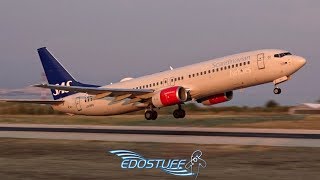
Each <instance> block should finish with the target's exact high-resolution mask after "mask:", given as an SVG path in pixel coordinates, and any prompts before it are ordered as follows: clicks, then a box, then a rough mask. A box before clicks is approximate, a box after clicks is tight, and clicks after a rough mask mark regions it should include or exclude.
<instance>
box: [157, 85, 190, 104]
mask: <svg viewBox="0 0 320 180" xmlns="http://www.w3.org/2000/svg"><path fill="white" fill-rule="evenodd" d="M187 99H188V93H187V91H186V89H185V88H183V87H181V86H173V87H169V88H166V89H162V90H160V91H158V92H156V93H155V94H154V95H153V96H152V104H153V105H154V106H155V107H165V106H171V105H175V104H180V103H183V102H185V101H187Z"/></svg>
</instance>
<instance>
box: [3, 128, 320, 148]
mask: <svg viewBox="0 0 320 180" xmlns="http://www.w3.org/2000/svg"><path fill="white" fill-rule="evenodd" d="M0 137H9V138H41V139H68V140H101V141H129V142H165V143H194V144H236V145H266V146H297V147H320V130H288V129H251V128H196V127H190V128H189V127H150V126H84V125H44V124H0Z"/></svg>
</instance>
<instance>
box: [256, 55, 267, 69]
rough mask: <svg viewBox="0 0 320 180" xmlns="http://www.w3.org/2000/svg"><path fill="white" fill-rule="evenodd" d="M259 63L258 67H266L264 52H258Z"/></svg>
mask: <svg viewBox="0 0 320 180" xmlns="http://www.w3.org/2000/svg"><path fill="white" fill-rule="evenodd" d="M257 64H258V69H264V68H265V65H264V53H261V54H258V55H257Z"/></svg>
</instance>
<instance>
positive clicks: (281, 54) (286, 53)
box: [274, 52, 292, 58]
mask: <svg viewBox="0 0 320 180" xmlns="http://www.w3.org/2000/svg"><path fill="white" fill-rule="evenodd" d="M288 55H292V54H291V53H290V52H285V53H280V54H275V55H274V57H276V58H282V57H284V56H288Z"/></svg>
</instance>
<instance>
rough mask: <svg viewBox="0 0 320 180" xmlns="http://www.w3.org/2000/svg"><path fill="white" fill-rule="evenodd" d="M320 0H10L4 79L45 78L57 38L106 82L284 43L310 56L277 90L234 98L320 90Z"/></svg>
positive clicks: (66, 56)
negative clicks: (44, 57) (44, 56)
mask: <svg viewBox="0 0 320 180" xmlns="http://www.w3.org/2000/svg"><path fill="white" fill-rule="evenodd" d="M319 18H320V1H318V0H313V1H307V0H299V1H294V0H268V1H262V0H241V1H239V0H221V1H218V0H215V1H213V0H207V1H202V0H197V1H191V0H190V1H187V0H159V1H151V0H126V1H122V0H109V1H108V0H99V1H98V0H51V1H47V0H28V1H21V0H1V1H0V63H1V66H0V88H21V87H25V86H28V85H30V84H34V83H39V82H40V79H41V78H40V74H41V72H42V71H43V70H42V67H41V64H40V61H39V58H38V54H37V52H36V49H37V48H39V47H42V46H47V47H48V49H49V50H50V51H52V52H53V53H54V54H55V56H56V57H57V58H58V59H59V60H60V61H61V62H62V63H63V65H64V66H65V67H66V68H67V69H68V70H69V72H71V73H72V74H73V76H74V77H76V78H77V79H78V80H80V81H84V82H87V83H93V84H100V85H105V84H109V83H110V82H117V81H119V80H120V79H122V78H124V77H128V76H131V77H138V76H142V75H145V74H151V73H154V72H159V71H163V70H167V69H169V66H170V65H171V66H173V67H180V66H184V65H189V64H192V63H197V62H200V61H205V60H209V59H213V58H217V57H221V56H225V55H230V54H234V53H238V52H243V51H249V50H256V49H263V48H278V49H286V50H289V51H291V52H292V53H294V54H297V55H300V56H303V57H305V58H306V59H307V65H306V66H305V67H304V68H303V69H301V70H300V71H299V72H298V73H296V74H294V76H293V79H292V80H290V81H288V82H286V83H284V84H282V85H280V87H281V88H282V90H283V94H281V95H280V96H276V95H274V94H273V92H272V90H273V85H272V84H267V85H262V86H258V87H251V88H248V89H245V90H244V91H243V92H240V91H237V92H235V97H234V100H233V101H232V102H231V103H227V104H226V105H233V104H236V105H261V104H264V103H265V101H267V100H268V99H275V100H277V101H278V102H280V103H281V104H297V103H301V102H311V101H315V100H317V99H319V98H320V93H319V92H320V83H319V80H318V79H317V78H318V77H319V67H320V62H319V59H320V55H319V53H320V48H319V47H320V34H319V33H320V21H319Z"/></svg>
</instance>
